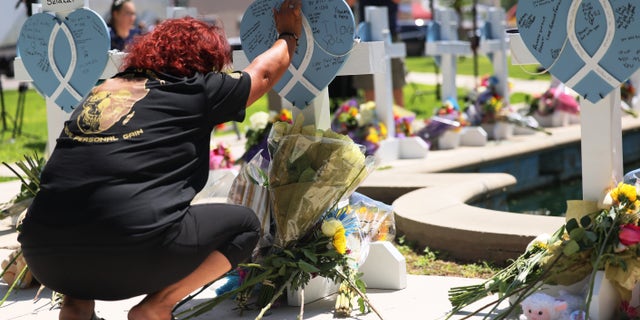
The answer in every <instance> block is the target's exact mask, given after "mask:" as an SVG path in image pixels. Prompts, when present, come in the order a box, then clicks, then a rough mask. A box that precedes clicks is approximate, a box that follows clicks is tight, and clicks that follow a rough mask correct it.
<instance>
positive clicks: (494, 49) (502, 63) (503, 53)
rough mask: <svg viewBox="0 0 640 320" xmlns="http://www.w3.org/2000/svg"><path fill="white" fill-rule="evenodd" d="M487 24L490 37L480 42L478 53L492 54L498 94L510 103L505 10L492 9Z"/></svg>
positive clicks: (488, 13)
mask: <svg viewBox="0 0 640 320" xmlns="http://www.w3.org/2000/svg"><path fill="white" fill-rule="evenodd" d="M486 22H487V23H488V24H489V27H490V28H489V29H487V30H486V31H487V32H488V33H489V34H490V35H489V37H487V38H485V39H482V40H481V41H480V47H479V48H478V51H479V52H480V53H483V54H487V55H488V54H491V65H493V74H494V76H496V77H497V78H498V85H497V87H496V91H497V93H498V94H499V95H500V96H502V97H503V99H504V101H509V70H508V65H507V49H508V42H507V36H506V33H505V13H504V9H502V8H499V7H491V8H489V10H488V11H487V17H486Z"/></svg>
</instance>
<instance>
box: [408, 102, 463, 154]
mask: <svg viewBox="0 0 640 320" xmlns="http://www.w3.org/2000/svg"><path fill="white" fill-rule="evenodd" d="M434 113H435V114H434V115H433V116H432V117H431V118H429V119H427V120H425V126H424V127H423V128H422V129H420V130H419V131H418V132H416V135H417V136H419V137H420V138H422V139H423V140H425V142H427V143H429V145H431V146H437V140H438V138H440V136H442V135H443V134H444V133H445V132H446V131H447V130H454V131H460V130H462V128H463V127H465V126H468V125H469V122H468V121H467V118H466V114H465V113H463V112H460V106H459V105H458V103H457V101H455V100H454V99H449V100H447V101H446V102H445V103H444V105H442V106H441V107H440V108H438V109H437V110H436V111H435V112H434Z"/></svg>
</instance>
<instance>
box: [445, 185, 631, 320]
mask: <svg viewBox="0 0 640 320" xmlns="http://www.w3.org/2000/svg"><path fill="white" fill-rule="evenodd" d="M569 204H570V206H569V208H568V210H567V222H566V224H565V225H563V226H562V227H560V228H559V229H558V230H557V231H556V232H555V233H554V235H553V236H540V237H538V238H536V239H535V240H534V241H532V243H531V244H530V245H529V246H528V247H527V249H526V251H525V252H524V253H523V254H522V255H521V256H519V257H518V258H517V259H516V260H514V261H513V263H512V264H511V265H509V266H508V267H506V268H505V269H503V270H501V271H499V272H498V273H496V274H495V275H494V276H493V277H491V278H490V279H488V280H486V281H485V282H483V283H481V284H478V285H472V286H466V287H456V288H452V289H451V290H450V291H449V300H450V302H451V304H452V306H453V309H452V311H451V313H450V315H453V314H455V313H456V312H458V311H460V310H462V309H463V308H465V307H467V306H469V305H470V304H471V303H473V302H476V301H478V300H480V299H482V298H485V297H488V296H490V295H493V294H497V298H496V299H495V300H494V301H492V302H491V303H489V304H487V305H485V306H484V307H482V308H481V309H480V310H483V309H485V308H490V307H491V311H490V312H489V313H488V314H491V317H492V319H504V318H505V317H507V316H508V315H509V314H511V313H512V312H514V311H515V310H516V308H518V304H519V303H520V302H521V301H522V300H524V299H525V298H526V297H528V296H530V295H531V294H533V293H535V292H538V291H539V290H544V289H545V288H548V287H549V286H553V285H564V286H569V285H573V284H576V283H580V282H584V283H585V284H586V292H577V294H578V295H581V296H583V297H584V311H585V313H586V316H587V317H588V313H589V307H590V304H591V299H592V296H593V290H594V283H595V278H596V273H597V272H598V271H604V274H605V276H606V279H607V280H608V281H610V282H611V283H612V285H613V286H614V287H615V288H616V289H617V291H618V293H619V295H620V298H621V300H622V302H623V305H624V304H628V303H629V302H630V300H631V290H632V289H633V288H634V287H635V286H636V284H638V282H639V281H640V256H639V254H640V226H639V224H638V223H639V219H640V215H639V212H640V200H639V199H638V192H637V190H636V187H634V186H633V185H629V184H624V183H621V184H619V185H618V186H617V187H615V188H613V189H612V190H611V191H610V192H609V193H608V195H607V197H606V198H605V201H604V203H603V204H602V205H601V207H602V208H601V209H598V205H597V204H596V203H594V202H586V201H577V202H570V203H569ZM507 299H509V300H508V301H510V302H511V306H510V307H509V308H508V309H507V310H501V311H499V312H498V314H497V315H495V314H492V313H494V312H497V306H498V304H500V303H501V302H503V301H506V300H507ZM492 306H493V307H492ZM626 309H628V308H626ZM480 310H476V311H475V312H473V314H476V313H477V312H479V311H480ZM487 317H488V316H487Z"/></svg>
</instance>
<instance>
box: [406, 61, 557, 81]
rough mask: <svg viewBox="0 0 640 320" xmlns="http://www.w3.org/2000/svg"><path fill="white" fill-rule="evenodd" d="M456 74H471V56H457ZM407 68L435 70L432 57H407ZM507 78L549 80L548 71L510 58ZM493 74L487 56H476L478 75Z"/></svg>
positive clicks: (412, 69) (419, 70) (421, 70)
mask: <svg viewBox="0 0 640 320" xmlns="http://www.w3.org/2000/svg"><path fill="white" fill-rule="evenodd" d="M457 62H458V67H457V74H462V75H473V58H472V57H468V56H460V57H458V61H457ZM405 64H406V67H407V70H409V71H414V72H435V71H436V69H435V63H434V59H433V58H432V57H407V58H406V59H405ZM507 66H508V73H509V78H515V79H525V80H550V79H551V76H550V75H549V74H548V73H545V74H542V75H538V74H537V70H536V66H514V65H512V64H511V58H510V57H509V58H507ZM490 74H493V66H492V65H491V61H490V60H489V58H488V57H487V56H479V57H478V76H480V77H482V76H485V75H490Z"/></svg>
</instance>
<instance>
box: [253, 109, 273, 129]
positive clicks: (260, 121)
mask: <svg viewBox="0 0 640 320" xmlns="http://www.w3.org/2000/svg"><path fill="white" fill-rule="evenodd" d="M267 123H269V114H268V113H266V112H264V111H259V112H256V113H254V114H252V115H251V117H249V128H250V129H251V130H262V129H264V128H265V127H266V126H267Z"/></svg>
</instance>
